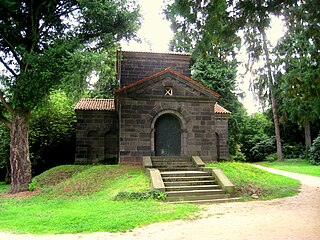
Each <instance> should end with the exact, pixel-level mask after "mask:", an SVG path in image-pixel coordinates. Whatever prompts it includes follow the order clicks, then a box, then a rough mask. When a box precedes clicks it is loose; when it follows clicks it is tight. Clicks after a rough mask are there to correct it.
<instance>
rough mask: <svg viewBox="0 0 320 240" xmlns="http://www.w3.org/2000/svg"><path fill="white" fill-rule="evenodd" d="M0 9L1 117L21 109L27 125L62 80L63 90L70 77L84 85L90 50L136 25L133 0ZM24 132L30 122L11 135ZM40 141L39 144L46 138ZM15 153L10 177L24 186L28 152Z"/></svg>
mask: <svg viewBox="0 0 320 240" xmlns="http://www.w3.org/2000/svg"><path fill="white" fill-rule="evenodd" d="M0 12H1V13H2V14H1V15H0V30H1V31H0V64H1V66H0V67H2V69H3V71H2V72H1V78H0V121H2V122H3V123H5V124H6V126H7V127H9V128H11V119H10V115H11V116H12V117H13V118H18V117H19V116H20V115H22V114H21V113H23V117H24V118H23V124H24V125H25V126H28V119H27V116H29V115H30V113H31V111H32V110H33V109H35V108H36V107H37V106H39V105H40V104H41V103H42V102H43V101H44V99H45V98H46V97H48V95H49V94H50V93H51V92H52V90H53V89H57V88H59V86H60V85H61V83H64V88H65V89H67V88H66V87H65V86H66V85H67V84H66V82H67V80H68V79H69V80H70V79H74V81H72V83H73V84H74V83H77V84H74V85H72V87H74V88H77V90H78V89H81V90H82V89H83V88H84V87H85V86H86V83H85V80H86V79H87V77H88V75H90V74H91V73H92V72H94V70H95V69H94V64H93V63H97V62H98V60H95V59H93V58H94V54H95V53H100V52H102V50H103V49H108V48H110V47H111V48H115V44H116V42H118V41H120V40H121V39H127V40H128V39H131V38H133V37H135V33H136V31H137V30H138V28H139V25H140V14H139V8H138V7H137V5H136V2H135V1H131V0H128V1H127V0H113V1H104V0H94V1H87V0H79V1H69V0H61V1H55V0H43V1H27V0H23V1H17V0H7V1H1V3H0ZM100 63H101V60H100ZM101 65H102V63H101ZM74 76H76V77H74ZM70 88H71V87H70ZM70 88H69V89H70ZM69 92H72V91H69ZM77 97H78V96H77ZM18 113H19V114H20V115H19V114H18ZM12 122H13V123H15V121H12ZM70 123H71V124H72V123H74V121H71V122H70ZM55 126H58V125H55ZM13 127H14V126H13ZM44 127H46V126H44ZM58 128H61V129H60V130H61V131H60V130H59V133H60V132H61V133H63V134H66V131H69V130H68V129H69V128H64V127H63V126H62V125H59V127H58ZM64 130H65V131H64ZM40 132H41V131H40ZM36 134H38V136H39V132H38V133H36ZM27 135H28V127H26V128H23V129H22V130H21V131H20V132H17V133H16V134H15V137H26V136H27ZM12 136H13V135H12ZM38 139H39V138H38ZM42 140H45V142H44V143H42V142H40V143H38V145H39V146H40V145H41V144H47V143H48V142H47V141H46V139H44V138H43V139H42ZM16 142H17V143H15V142H14V143H15V145H18V146H12V148H15V149H28V146H27V144H28V142H27V141H16ZM40 147H41V146H40ZM40 149H41V148H40ZM17 155H19V159H17V158H16V157H15V155H13V156H12V158H11V161H10V162H11V163H12V164H13V163H15V164H16V168H18V169H16V168H12V174H11V175H12V178H15V179H17V180H18V181H14V182H13V183H14V185H12V189H13V191H19V189H25V187H26V186H25V184H26V181H30V178H31V172H30V169H31V167H30V166H29V165H30V163H29V156H28V152H27V151H25V153H24V154H22V153H21V152H19V153H17ZM37 161H38V160H37ZM20 163H21V164H20ZM23 168H25V169H23ZM15 169H16V171H15ZM18 172H23V174H24V177H26V180H23V181H22V180H20V181H21V182H20V181H19V179H23V178H21V177H20V178H18V177H17V175H18Z"/></svg>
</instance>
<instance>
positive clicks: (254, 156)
mask: <svg viewBox="0 0 320 240" xmlns="http://www.w3.org/2000/svg"><path fill="white" fill-rule="evenodd" d="M239 125H240V124H239ZM270 126H272V123H271V121H270V120H269V119H268V118H267V117H266V116H265V115H264V114H262V113H255V114H252V115H251V116H247V117H245V118H244V119H243V122H242V123H241V125H240V126H239V129H240V131H239V133H238V134H239V135H240V136H239V147H240V151H241V152H242V153H243V154H244V155H245V157H246V160H247V161H248V162H257V161H263V160H264V158H265V157H266V156H267V155H269V154H271V153H274V152H275V143H274V138H273V137H270V136H268V135H267V134H266V132H267V130H268V128H269V127H270Z"/></svg>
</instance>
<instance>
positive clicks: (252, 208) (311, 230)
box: [0, 166, 320, 240]
mask: <svg viewBox="0 0 320 240" xmlns="http://www.w3.org/2000/svg"><path fill="white" fill-rule="evenodd" d="M257 167H259V168H262V169H264V170H267V171H270V172H273V173H276V174H281V175H284V176H288V177H290V178H294V179H297V180H300V181H301V183H302V187H301V193H300V194H298V195H297V196H294V197H288V198H282V199H275V200H270V201H253V202H233V203H223V204H210V205H205V206H204V208H205V209H204V211H203V213H202V214H203V217H202V218H200V219H196V220H190V221H173V222H167V223H156V224H151V225H148V226H146V227H143V228H137V229H134V230H133V231H131V232H127V233H93V234H66V235H46V236H33V235H15V234H8V233H0V239H1V240H6V239H8V240H9V239H10V240H18V239H23V240H40V239H41V240H43V239H45V240H79V239H86V240H87V239H88V240H128V239H129V240H153V239H154V240H178V239H179V240H193V239H200V240H202V239H203V240H206V239H208V240H209V239H210V240H214V239H217V240H234V239H237V240H250V239H257V240H267V239H270V240H271V239H272V240H278V239H281V240H282V239H290V240H319V239H320V178H319V177H311V176H307V175H303V174H296V173H289V172H285V171H280V170H275V169H270V168H265V167H261V166H257Z"/></svg>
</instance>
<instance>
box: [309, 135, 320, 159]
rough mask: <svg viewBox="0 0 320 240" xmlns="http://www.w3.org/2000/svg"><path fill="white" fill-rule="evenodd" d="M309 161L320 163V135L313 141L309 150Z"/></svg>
mask: <svg viewBox="0 0 320 240" xmlns="http://www.w3.org/2000/svg"><path fill="white" fill-rule="evenodd" d="M309 162H310V163H311V164H312V165H320V135H319V136H318V137H317V138H316V139H315V140H314V141H313V143H312V146H311V148H310V150H309Z"/></svg>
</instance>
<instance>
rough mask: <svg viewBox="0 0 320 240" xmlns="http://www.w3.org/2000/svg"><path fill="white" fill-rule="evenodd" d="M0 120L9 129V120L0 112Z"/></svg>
mask: <svg viewBox="0 0 320 240" xmlns="http://www.w3.org/2000/svg"><path fill="white" fill-rule="evenodd" d="M0 122H3V123H4V125H6V126H7V127H8V128H9V129H11V122H10V121H9V120H8V119H7V118H6V117H5V116H3V115H2V113H0Z"/></svg>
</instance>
